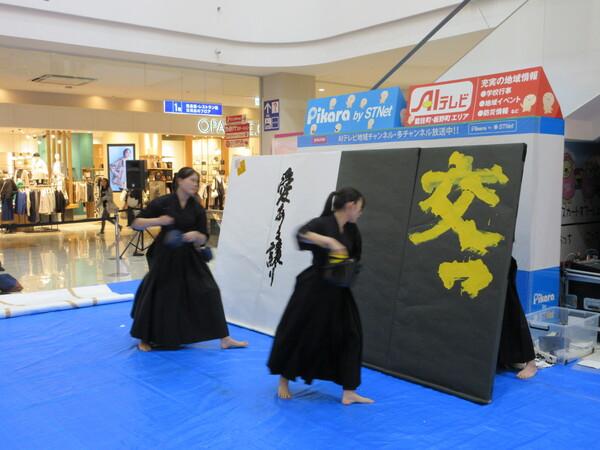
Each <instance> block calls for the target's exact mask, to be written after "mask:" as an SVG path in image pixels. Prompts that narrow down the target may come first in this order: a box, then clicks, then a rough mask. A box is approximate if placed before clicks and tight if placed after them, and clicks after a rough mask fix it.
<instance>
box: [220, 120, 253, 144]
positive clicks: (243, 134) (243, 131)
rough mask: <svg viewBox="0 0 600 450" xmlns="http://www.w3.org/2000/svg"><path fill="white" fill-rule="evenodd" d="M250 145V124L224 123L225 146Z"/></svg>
mask: <svg viewBox="0 0 600 450" xmlns="http://www.w3.org/2000/svg"><path fill="white" fill-rule="evenodd" d="M248 145H250V124H249V123H241V124H237V125H225V146H226V147H248Z"/></svg>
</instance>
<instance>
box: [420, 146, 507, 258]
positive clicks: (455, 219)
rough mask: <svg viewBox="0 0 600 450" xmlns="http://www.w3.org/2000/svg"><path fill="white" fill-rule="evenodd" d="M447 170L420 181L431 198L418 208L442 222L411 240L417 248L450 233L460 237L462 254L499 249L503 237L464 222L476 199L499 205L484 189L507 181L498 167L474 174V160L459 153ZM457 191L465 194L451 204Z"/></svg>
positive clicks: (454, 156)
mask: <svg viewBox="0 0 600 450" xmlns="http://www.w3.org/2000/svg"><path fill="white" fill-rule="evenodd" d="M448 167H449V169H448V172H433V171H431V170H430V171H429V172H427V173H425V174H424V175H423V177H422V178H421V185H422V186H423V190H424V191H425V192H427V193H430V194H431V196H430V197H429V198H427V199H425V200H423V201H422V202H420V203H419V206H420V207H421V209H422V210H423V211H425V212H431V213H433V214H435V215H436V216H438V217H439V218H440V221H439V222H438V223H437V224H436V225H434V226H433V227H432V228H430V229H429V230H426V231H423V232H416V233H411V234H409V235H408V238H409V239H410V241H411V242H412V243H413V244H415V245H418V244H422V243H423V242H427V241H431V240H433V239H436V238H437V237H439V236H440V235H442V234H443V233H445V232H446V231H448V230H450V229H451V230H452V231H454V232H455V233H456V234H457V235H458V239H459V242H460V247H461V250H462V251H472V252H475V253H478V254H480V255H485V254H486V253H487V249H488V247H495V246H497V245H498V243H499V242H500V241H501V240H502V239H504V236H502V235H501V234H499V233H492V232H488V231H480V230H478V229H477V224H476V223H475V221H474V220H464V219H463V218H462V216H463V214H464V213H465V212H466V210H467V209H468V207H469V206H470V205H471V203H472V202H473V199H474V198H475V197H477V198H478V199H480V200H482V201H483V202H485V203H487V204H488V205H490V206H491V207H494V206H496V205H497V204H498V202H499V201H500V199H499V198H498V196H497V195H496V191H495V190H493V189H490V188H487V187H485V186H484V184H492V183H500V184H505V183H506V182H508V177H507V176H506V175H504V173H502V167H500V166H498V165H494V166H493V167H492V168H491V169H477V170H473V157H472V156H466V155H463V154H462V153H459V152H454V153H452V155H451V156H450V160H449V162H448ZM454 188H458V189H460V190H461V191H462V192H461V194H460V196H459V197H458V199H457V200H456V202H454V203H452V202H451V201H450V200H449V199H448V195H449V194H450V192H452V190H453V189H454Z"/></svg>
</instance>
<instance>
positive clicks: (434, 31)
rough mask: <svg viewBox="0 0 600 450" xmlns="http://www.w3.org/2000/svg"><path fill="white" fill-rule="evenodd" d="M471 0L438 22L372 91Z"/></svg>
mask: <svg viewBox="0 0 600 450" xmlns="http://www.w3.org/2000/svg"><path fill="white" fill-rule="evenodd" d="M470 1H471V0H464V1H463V2H462V3H461V4H460V5H458V6H457V7H456V8H455V9H454V11H452V12H451V13H450V14H448V16H446V18H445V19H444V20H442V21H441V22H440V23H439V24H437V26H436V27H435V28H434V29H433V30H431V31H430V32H429V33H428V34H427V36H425V37H424V38H423V39H421V42H419V43H418V44H417V45H416V46H415V47H414V48H413V49H412V50H411V51H410V52H408V55H406V56H405V57H404V58H402V59H401V60H400V62H399V63H398V64H396V65H395V66H394V67H393V68H392V70H390V71H389V72H388V73H386V74H385V75H384V77H383V78H382V79H381V80H379V81H378V82H377V83H376V84H375V86H373V87H372V88H371V90H372V91H374V90H375V89H377V88H378V87H379V86H381V85H382V84H383V82H384V81H385V80H387V79H388V78H389V77H391V76H392V74H393V73H394V72H395V71H396V70H398V69H399V68H400V66H402V65H403V64H404V63H405V62H406V61H408V60H409V59H410V57H411V56H412V55H414V54H415V53H417V51H418V50H419V49H420V48H421V47H423V46H424V45H425V44H426V43H427V41H428V40H429V39H431V37H432V36H433V35H434V34H435V33H437V32H438V31H439V30H440V29H441V28H442V27H443V26H444V25H446V24H447V23H448V22H449V21H450V19H452V18H453V17H454V16H455V15H456V14H458V12H459V11H460V10H461V9H463V8H464V7H465V6H467V3H469V2H470Z"/></svg>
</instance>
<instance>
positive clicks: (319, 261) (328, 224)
mask: <svg viewBox="0 0 600 450" xmlns="http://www.w3.org/2000/svg"><path fill="white" fill-rule="evenodd" d="M309 231H311V232H313V233H317V234H320V235H323V236H328V237H332V238H334V239H337V240H338V241H339V242H340V243H341V244H343V245H344V246H345V247H346V249H348V254H349V255H350V257H351V258H354V259H356V260H357V261H358V260H360V257H361V255H362V238H361V235H360V231H359V230H358V227H357V226H356V224H355V223H350V222H348V223H346V224H345V225H344V230H343V232H340V229H339V226H338V223H337V220H336V218H335V216H334V215H330V216H324V217H317V218H315V219H312V220H311V221H310V222H308V223H307V224H306V225H303V226H302V227H300V229H299V230H298V233H297V239H298V245H299V246H300V249H301V250H309V251H311V252H312V254H313V265H314V266H317V267H322V266H323V265H325V264H327V261H328V256H329V251H328V250H327V249H326V248H323V247H319V246H318V245H315V244H312V243H310V242H306V241H304V240H303V239H302V238H301V237H300V234H304V233H307V232H309Z"/></svg>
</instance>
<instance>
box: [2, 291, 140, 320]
mask: <svg viewBox="0 0 600 450" xmlns="http://www.w3.org/2000/svg"><path fill="white" fill-rule="evenodd" d="M132 299H133V294H116V293H114V292H113V291H111V290H110V288H109V287H108V286H107V285H106V284H99V285H95V286H83V287H75V288H69V289H58V290H55V291H41V292H28V293H21V294H10V295H2V296H0V319H5V318H9V317H15V316H23V315H26V314H37V313H43V312H48V311H55V310H61V309H74V308H83V307H86V306H96V305H99V304H102V303H115V302H124V301H128V300H132Z"/></svg>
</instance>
